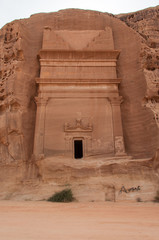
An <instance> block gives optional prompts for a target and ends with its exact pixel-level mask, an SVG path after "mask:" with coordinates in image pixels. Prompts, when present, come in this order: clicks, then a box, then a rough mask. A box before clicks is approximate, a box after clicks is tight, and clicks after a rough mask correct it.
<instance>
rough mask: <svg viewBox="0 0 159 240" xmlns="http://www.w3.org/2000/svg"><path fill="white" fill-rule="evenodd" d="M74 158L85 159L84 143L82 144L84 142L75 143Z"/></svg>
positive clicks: (77, 141)
mask: <svg viewBox="0 0 159 240" xmlns="http://www.w3.org/2000/svg"><path fill="white" fill-rule="evenodd" d="M74 157H75V158H76V159H79V158H83V142H82V140H75V141H74Z"/></svg>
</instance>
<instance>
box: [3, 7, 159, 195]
mask: <svg viewBox="0 0 159 240" xmlns="http://www.w3.org/2000/svg"><path fill="white" fill-rule="evenodd" d="M45 26H50V27H51V28H52V29H55V30H66V29H67V30H103V29H105V26H109V27H111V28H112V30H113V37H114V44H115V49H117V50H120V51H121V53H120V57H119V60H118V65H117V71H118V72H117V74H118V77H119V78H121V79H122V83H121V86H120V89H119V91H120V94H121V95H122V96H123V99H124V102H123V104H122V106H121V110H122V121H123V131H124V138H125V147H126V152H127V153H128V155H131V156H133V157H134V158H136V159H137V158H150V157H152V156H153V155H154V153H155V151H156V149H157V148H158V144H159V137H158V119H159V117H158V113H159V112H158V111H159V110H158V109H159V106H158V91H159V89H158V88H159V85H158V80H159V57H158V56H159V7H156V8H150V9H146V10H143V11H139V12H136V13H131V14H124V15H118V16H113V15H109V14H107V13H100V12H95V11H84V10H73V9H68V10H62V11H59V12H56V13H47V14H43V13H42V14H36V15H33V16H31V17H30V18H29V19H22V20H18V21H13V22H11V23H8V24H6V25H5V26H4V27H3V28H2V29H1V30H0V164H1V174H0V179H1V182H2V183H3V188H4V191H7V190H6V187H5V183H6V181H8V182H9V184H10V183H11V182H12V183H13V186H14V187H15V183H17V186H18V184H19V186H20V181H23V180H24V179H26V178H28V177H29V178H30V177H31V176H32V174H33V175H34V170H35V169H33V167H32V166H33V165H34V162H33V161H34V159H33V158H32V153H33V141H34V128H35V115H36V104H35V101H34V97H35V96H36V95H37V86H36V85H35V78H36V77H39V71H40V67H39V61H38V53H39V50H40V49H41V46H42V34H43V29H44V27H45ZM146 106H147V107H146ZM32 164H33V165H32ZM37 165H38V168H39V173H38V174H39V175H34V177H35V176H36V177H38V176H39V177H40V178H41V179H42V178H44V181H45V180H46V179H48V178H49V176H50V175H49V173H47V175H48V177H46V178H45V168H46V166H44V167H43V166H42V165H43V164H42V163H39V164H37ZM63 166H65V165H63ZM151 166H152V165H151V164H150V165H149V164H148V168H151ZM34 167H35V166H34ZM131 167H132V171H134V172H135V171H136V170H135V169H136V165H134V168H133V163H132V165H131ZM139 168H141V172H144V171H145V163H143V165H142V163H140V164H139ZM48 169H49V167H48ZM61 169H63V174H65V168H61ZM117 169H119V171H118V174H119V175H120V174H123V172H122V171H120V167H119V166H117ZM60 171H62V170H60ZM72 171H73V172H74V170H72ZM113 171H115V170H113ZM35 172H37V171H35ZM141 172H140V173H138V176H139V175H142V174H141ZM146 172H147V171H145V173H144V174H143V179H145V178H146V176H147V175H146ZM152 172H153V170H152V169H151V170H150V171H149V174H148V175H149V178H150V181H151V180H152V179H151V177H150V175H151V174H152ZM28 173H29V174H28ZM70 174H71V171H70ZM103 174H104V170H103ZM105 174H106V173H105ZM118 174H117V175H118ZM126 174H129V173H128V170H126ZM55 175H56V174H55ZM119 175H118V177H119ZM99 176H101V175H100V174H99V175H98V177H99ZM55 178H56V177H55ZM77 178H78V177H77ZM137 178H138V177H137ZM152 178H153V177H152ZM7 179H8V180H7ZM69 179H71V178H69ZM123 179H125V178H123ZM134 179H135V177H134ZM71 181H72V180H71ZM123 181H125V180H123ZM57 182H58V181H57ZM7 186H8V185H7ZM9 186H11V184H10V185H9ZM12 191H13V190H12Z"/></svg>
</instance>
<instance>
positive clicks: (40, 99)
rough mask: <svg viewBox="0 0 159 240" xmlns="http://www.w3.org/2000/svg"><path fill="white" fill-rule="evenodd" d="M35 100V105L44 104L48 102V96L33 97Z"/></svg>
mask: <svg viewBox="0 0 159 240" xmlns="http://www.w3.org/2000/svg"><path fill="white" fill-rule="evenodd" d="M35 102H36V104H37V106H40V105H43V106H45V105H46V104H47V102H48V98H46V97H35Z"/></svg>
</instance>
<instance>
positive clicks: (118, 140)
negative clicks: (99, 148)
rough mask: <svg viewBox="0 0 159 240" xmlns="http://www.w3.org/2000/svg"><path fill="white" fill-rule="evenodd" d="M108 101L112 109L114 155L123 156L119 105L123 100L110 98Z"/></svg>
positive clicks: (123, 148) (119, 97)
mask: <svg viewBox="0 0 159 240" xmlns="http://www.w3.org/2000/svg"><path fill="white" fill-rule="evenodd" d="M109 101H110V103H111V107H112V117H113V133H114V146H115V155H125V147H124V140H123V128H122V121H121V110H120V104H121V103H122V102H123V98H122V97H121V96H117V97H112V98H109Z"/></svg>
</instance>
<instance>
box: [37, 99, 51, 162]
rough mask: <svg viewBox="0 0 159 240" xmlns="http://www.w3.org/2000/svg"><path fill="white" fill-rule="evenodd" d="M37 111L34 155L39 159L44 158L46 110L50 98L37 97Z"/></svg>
mask: <svg viewBox="0 0 159 240" xmlns="http://www.w3.org/2000/svg"><path fill="white" fill-rule="evenodd" d="M35 101H36V104H37V113H36V128H35V137H34V155H35V156H36V158H37V159H39V158H41V156H43V158H44V131H45V111H46V105H47V102H48V98H45V97H44V98H43V97H36V98H35Z"/></svg>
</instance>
